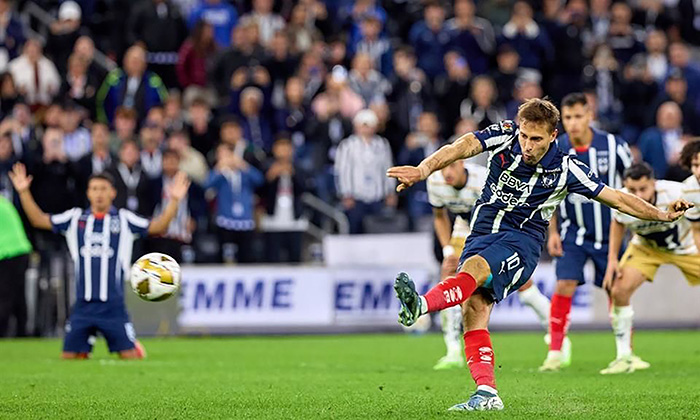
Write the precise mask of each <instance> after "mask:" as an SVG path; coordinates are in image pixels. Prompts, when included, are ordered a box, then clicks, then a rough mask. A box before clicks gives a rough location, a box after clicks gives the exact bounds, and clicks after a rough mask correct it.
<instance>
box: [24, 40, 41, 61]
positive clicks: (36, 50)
mask: <svg viewBox="0 0 700 420" xmlns="http://www.w3.org/2000/svg"><path fill="white" fill-rule="evenodd" d="M24 54H25V55H26V56H27V58H28V59H29V61H30V62H32V63H36V62H37V61H39V59H40V58H41V44H40V43H39V41H37V40H36V39H28V40H27V42H25V43H24Z"/></svg>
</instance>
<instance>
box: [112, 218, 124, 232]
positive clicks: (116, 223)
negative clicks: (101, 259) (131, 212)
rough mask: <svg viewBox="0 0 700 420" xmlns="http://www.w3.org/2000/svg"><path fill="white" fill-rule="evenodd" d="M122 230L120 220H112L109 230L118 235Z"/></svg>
mask: <svg viewBox="0 0 700 420" xmlns="http://www.w3.org/2000/svg"><path fill="white" fill-rule="evenodd" d="M120 229H121V228H120V226H119V220H118V219H112V220H110V222H109V230H110V231H111V232H112V233H114V234H117V233H119V230H120Z"/></svg>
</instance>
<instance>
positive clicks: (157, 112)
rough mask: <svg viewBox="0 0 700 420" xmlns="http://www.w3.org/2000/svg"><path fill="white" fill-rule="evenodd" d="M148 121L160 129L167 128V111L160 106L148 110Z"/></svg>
mask: <svg viewBox="0 0 700 420" xmlns="http://www.w3.org/2000/svg"><path fill="white" fill-rule="evenodd" d="M146 120H147V121H150V122H151V123H152V124H156V125H157V126H158V127H161V128H162V127H165V110H164V109H163V108H161V107H159V106H154V107H153V108H151V109H149V110H148V114H146Z"/></svg>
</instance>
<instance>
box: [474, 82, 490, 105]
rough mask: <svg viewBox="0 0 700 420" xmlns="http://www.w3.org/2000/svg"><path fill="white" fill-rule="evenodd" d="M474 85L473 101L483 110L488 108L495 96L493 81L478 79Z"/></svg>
mask: <svg viewBox="0 0 700 420" xmlns="http://www.w3.org/2000/svg"><path fill="white" fill-rule="evenodd" d="M473 83H474V84H473V85H472V99H473V100H474V102H475V103H476V104H477V105H478V106H479V107H481V108H488V107H490V106H491V103H492V102H493V98H494V96H495V93H496V92H495V91H494V86H493V83H492V82H491V79H487V78H478V79H475V80H474V82H473Z"/></svg>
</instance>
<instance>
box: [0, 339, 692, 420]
mask: <svg viewBox="0 0 700 420" xmlns="http://www.w3.org/2000/svg"><path fill="white" fill-rule="evenodd" d="M571 338H572V341H573V343H574V363H573V365H572V366H571V367H570V368H568V369H567V370H565V371H563V372H561V373H553V374H552V373H550V374H541V373H538V372H537V367H538V366H539V364H540V363H541V362H542V360H543V358H544V356H545V353H546V348H545V346H544V344H543V341H542V334H535V333H494V334H493V340H494V346H495V349H496V364H497V373H496V375H497V381H498V387H499V390H500V393H501V396H502V398H503V400H504V403H505V405H506V409H505V411H504V412H502V413H448V412H447V411H446V409H447V408H448V407H450V406H451V405H452V404H454V403H457V402H460V401H463V400H465V399H466V397H467V396H468V395H469V394H470V392H471V391H472V389H473V384H472V380H471V378H470V377H469V376H468V373H467V371H466V369H465V370H453V371H442V372H435V371H433V370H432V369H431V368H432V364H433V362H435V360H437V358H438V357H439V356H441V355H442V351H443V347H442V337H441V336H439V335H437V334H429V335H424V336H412V335H401V334H395V335H347V336H304V337H262V338H257V337H256V338H252V337H233V338H173V339H145V340H143V343H144V345H145V346H146V349H147V350H148V352H149V358H148V359H147V360H145V361H128V362H127V361H120V360H117V359H115V358H114V357H112V356H109V355H108V354H107V351H106V346H105V344H104V341H100V342H99V344H98V345H97V347H96V352H95V354H94V357H93V358H92V360H89V361H61V360H59V359H58V353H59V350H60V342H59V341H58V340H16V341H12V340H5V341H1V340H0V418H7V419H28V418H51V419H58V418H75V419H77V418H91V419H100V418H133V419H192V418H202V419H213V418H231V419H245V418H251V419H265V418H270V419H288V418H299V419H317V418H320V419H345V418H357V419H431V418H440V419H450V418H457V417H470V418H499V419H500V418H517V419H537V418H552V419H563V418H571V419H594V418H606V419H645V418H654V419H665V420H666V419H668V420H670V419H698V418H700V331H691V332H683V331H671V332H652V331H640V332H637V333H636V334H635V346H636V349H637V352H638V354H639V355H641V356H642V357H643V358H644V359H646V360H648V361H649V362H651V364H652V367H651V369H649V370H647V371H642V372H636V373H634V374H630V375H623V376H613V377H603V376H601V375H599V374H598V370H599V369H601V368H603V367H604V366H605V365H606V364H607V363H608V362H609V361H610V360H611V359H612V357H613V354H614V340H613V336H612V333H609V332H597V333H575V334H572V337H571Z"/></svg>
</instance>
